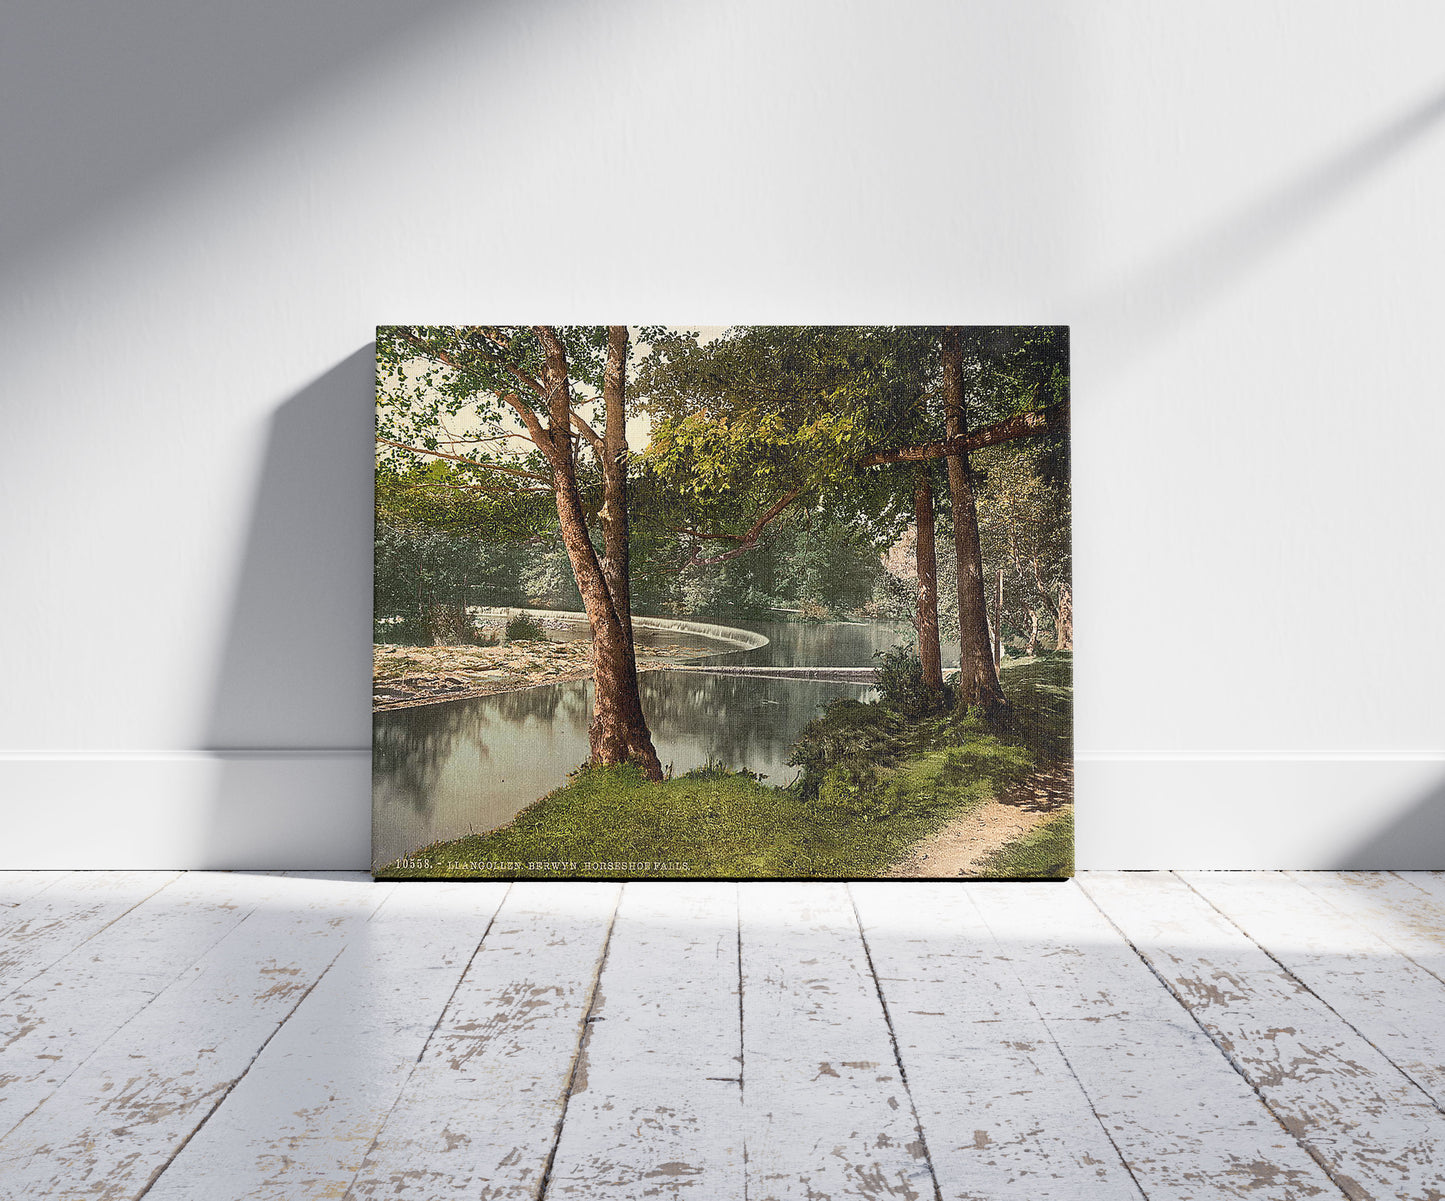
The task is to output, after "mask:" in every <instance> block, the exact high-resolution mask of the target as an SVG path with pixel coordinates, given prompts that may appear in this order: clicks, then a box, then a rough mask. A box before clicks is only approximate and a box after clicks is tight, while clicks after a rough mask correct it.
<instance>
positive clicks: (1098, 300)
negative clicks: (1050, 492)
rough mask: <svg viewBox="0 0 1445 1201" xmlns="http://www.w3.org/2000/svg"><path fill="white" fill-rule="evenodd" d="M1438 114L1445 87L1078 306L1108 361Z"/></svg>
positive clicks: (1432, 124)
mask: <svg viewBox="0 0 1445 1201" xmlns="http://www.w3.org/2000/svg"><path fill="white" fill-rule="evenodd" d="M1442 118H1445V88H1442V89H1438V90H1436V91H1434V92H1432V93H1431V94H1430V95H1429V96H1428V97H1427V98H1426V99H1425V100H1424V101H1422V102H1421V103H1419V104H1417V105H1415V106H1413V107H1412V108H1410V109H1408V110H1406V111H1405V112H1403V113H1401V114H1399V115H1398V116H1397V117H1395V118H1394V119H1393V120H1391V121H1389V122H1387V123H1386V124H1385V125H1382V126H1380V127H1379V128H1377V129H1374V130H1372V131H1371V132H1370V133H1369V134H1367V135H1365V136H1364V137H1362V138H1360V139H1359V140H1357V141H1355V142H1354V143H1352V144H1350V145H1348V146H1347V147H1345V148H1344V149H1343V150H1341V151H1339V152H1337V153H1335V154H1333V155H1331V156H1330V157H1329V158H1327V159H1325V160H1324V161H1322V162H1320V163H1318V164H1316V165H1315V166H1314V167H1312V168H1310V169H1309V170H1307V171H1305V172H1304V173H1303V174H1301V175H1299V176H1297V177H1295V178H1294V179H1292V180H1290V181H1289V182H1287V183H1286V184H1284V185H1283V186H1282V187H1279V188H1277V189H1275V190H1273V191H1271V192H1268V193H1266V194H1265V195H1264V196H1262V197H1261V198H1259V199H1257V200H1255V201H1253V202H1251V203H1250V204H1249V205H1247V206H1246V207H1245V208H1243V209H1242V210H1240V211H1237V212H1234V213H1231V214H1229V215H1228V216H1226V217H1224V218H1223V219H1222V220H1220V221H1218V222H1217V223H1215V224H1214V225H1213V226H1211V227H1210V228H1208V229H1205V230H1204V231H1202V232H1200V233H1199V234H1197V235H1195V236H1194V237H1192V238H1190V239H1189V240H1188V241H1186V242H1185V243H1184V244H1182V245H1180V246H1179V247H1177V248H1176V249H1174V250H1171V251H1169V252H1168V253H1166V254H1163V255H1161V256H1159V257H1158V258H1157V259H1155V261H1154V262H1152V263H1150V264H1148V265H1146V266H1145V267H1143V268H1141V269H1140V270H1139V271H1137V272H1134V273H1132V274H1131V275H1129V276H1127V277H1126V278H1125V279H1123V280H1122V281H1120V282H1119V283H1117V284H1115V285H1114V286H1113V287H1111V288H1107V289H1105V290H1104V291H1102V292H1101V293H1099V294H1098V295H1096V296H1094V297H1092V298H1085V300H1084V301H1083V303H1082V304H1081V305H1080V306H1079V308H1080V312H1081V314H1083V315H1084V318H1085V319H1086V320H1087V322H1088V324H1089V327H1090V329H1091V330H1094V331H1097V332H1098V334H1099V335H1101V336H1102V340H1103V341H1105V343H1106V345H1107V347H1108V352H1109V353H1108V359H1109V360H1110V361H1111V362H1112V361H1118V360H1119V359H1120V357H1121V354H1120V352H1121V351H1122V350H1123V348H1124V347H1125V346H1137V345H1138V344H1139V343H1140V342H1141V340H1142V341H1145V342H1149V341H1154V340H1157V339H1159V338H1162V337H1166V336H1168V335H1169V334H1170V333H1171V332H1173V331H1174V330H1175V329H1177V328H1178V327H1179V326H1181V325H1183V324H1184V323H1185V321H1186V320H1188V319H1189V318H1190V317H1192V316H1194V315H1195V314H1196V313H1197V312H1198V311H1199V310H1201V309H1203V308H1205V307H1206V306H1207V305H1208V304H1209V303H1210V302H1212V301H1213V300H1214V299H1215V297H1217V296H1218V295H1219V294H1220V293H1222V292H1224V291H1226V290H1227V289H1228V288H1230V287H1232V286H1233V285H1234V284H1236V283H1237V282H1238V281H1239V280H1240V278H1241V277H1243V276H1244V275H1245V274H1247V273H1248V272H1249V271H1251V270H1254V269H1255V268H1257V267H1258V266H1260V265H1261V264H1262V263H1263V262H1264V261H1265V260H1266V259H1268V258H1270V257H1271V256H1273V255H1277V254H1279V253H1280V252H1281V251H1282V250H1284V249H1285V248H1286V247H1287V246H1288V245H1289V244H1290V243H1291V242H1292V241H1294V240H1295V239H1297V238H1299V237H1300V236H1301V235H1302V234H1304V233H1305V232H1306V231H1307V230H1308V229H1309V228H1310V227H1311V226H1312V225H1314V224H1316V223H1317V222H1319V221H1320V220H1321V219H1323V218H1324V217H1325V216H1327V215H1328V214H1329V213H1330V212H1331V211H1333V210H1334V209H1335V208H1337V207H1338V206H1339V205H1340V204H1342V203H1343V202H1344V201H1345V200H1346V199H1347V198H1348V197H1349V196H1350V195H1352V194H1353V193H1354V192H1356V191H1358V190H1359V188H1361V187H1362V186H1364V185H1365V184H1366V183H1368V182H1369V181H1370V180H1371V178H1373V177H1374V175H1375V174H1376V173H1378V172H1379V171H1380V170H1381V169H1383V168H1384V167H1385V166H1387V165H1388V164H1389V163H1391V162H1392V161H1394V160H1395V159H1396V158H1398V157H1399V156H1400V155H1402V154H1403V153H1404V152H1406V151H1407V150H1409V149H1410V148H1411V147H1413V146H1415V145H1416V144H1417V143H1419V142H1420V141H1421V140H1422V139H1423V138H1424V137H1425V136H1426V135H1428V134H1429V133H1431V132H1432V131H1433V130H1434V129H1435V128H1436V127H1437V126H1439V125H1440V124H1441V122H1442Z"/></svg>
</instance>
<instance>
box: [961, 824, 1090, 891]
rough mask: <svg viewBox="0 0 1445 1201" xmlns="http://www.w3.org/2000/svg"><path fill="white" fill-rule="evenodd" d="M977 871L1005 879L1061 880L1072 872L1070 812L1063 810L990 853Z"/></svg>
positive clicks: (1072, 828) (1072, 830) (1072, 834)
mask: <svg viewBox="0 0 1445 1201" xmlns="http://www.w3.org/2000/svg"><path fill="white" fill-rule="evenodd" d="M980 874H981V875H985V876H997V877H1002V878H1007V879H1036V880H1040V879H1041V880H1054V879H1062V878H1066V877H1068V876H1072V875H1073V874H1074V813H1073V810H1072V809H1065V810H1063V811H1062V812H1061V813H1059V814H1057V815H1056V816H1054V817H1051V818H1049V820H1048V821H1046V822H1045V823H1044V824H1043V825H1041V826H1039V827H1038V829H1036V830H1034V831H1032V832H1031V833H1029V834H1026V835H1024V837H1023V838H1021V839H1019V840H1018V841H1017V842H1015V843H1012V844H1011V845H1009V846H1006V847H1004V848H1003V849H1002V850H1001V851H999V852H998V853H997V854H994V855H992V856H990V857H989V858H988V859H987V860H986V861H985V862H984V864H983V866H982V867H981V869H980Z"/></svg>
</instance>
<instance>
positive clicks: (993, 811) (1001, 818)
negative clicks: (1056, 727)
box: [884, 763, 1074, 880]
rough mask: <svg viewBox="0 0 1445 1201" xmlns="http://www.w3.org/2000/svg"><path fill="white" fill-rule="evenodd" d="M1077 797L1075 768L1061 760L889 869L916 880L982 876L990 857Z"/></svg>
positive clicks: (926, 841)
mask: <svg viewBox="0 0 1445 1201" xmlns="http://www.w3.org/2000/svg"><path fill="white" fill-rule="evenodd" d="M1073 800H1074V767H1073V764H1071V763H1056V764H1054V765H1053V766H1051V767H1046V768H1043V769H1041V770H1039V771H1036V772H1034V773H1033V775H1031V776H1029V777H1028V778H1027V779H1026V780H1023V781H1021V782H1020V783H1018V784H1016V785H1014V787H1013V788H1011V789H1009V790H1008V791H1007V792H1005V793H1004V794H1003V795H1002V796H1000V797H998V798H996V799H994V800H992V801H989V802H988V803H987V804H985V805H981V806H980V807H979V808H977V809H974V810H971V811H970V812H968V813H966V814H965V815H964V816H963V817H960V818H959V819H957V820H956V821H953V822H950V823H949V824H948V825H946V826H944V827H943V829H942V830H940V831H938V833H937V834H934V835H932V836H931V837H929V838H926V839H924V840H923V841H922V842H920V843H919V844H918V845H917V846H916V847H914V848H913V850H912V851H911V852H909V854H908V857H907V858H906V859H901V860H899V862H897V863H895V864H894V865H893V866H892V867H891V868H889V869H888V871H886V872H885V873H884V875H886V876H899V877H905V878H913V879H927V880H940V879H953V878H955V877H957V876H976V875H979V874H980V869H981V868H982V867H983V865H984V863H986V862H987V861H988V859H989V857H990V856H991V855H993V854H995V853H996V852H998V851H1001V850H1003V848H1004V847H1006V846H1008V844H1009V843H1011V842H1017V841H1018V840H1019V839H1020V838H1022V837H1023V836H1024V835H1026V834H1028V833H1030V832H1032V831H1033V830H1036V829H1037V828H1038V827H1039V826H1041V825H1043V824H1044V822H1046V821H1048V820H1049V818H1050V817H1052V816H1053V815H1054V814H1055V813H1057V812H1058V811H1059V810H1060V809H1062V808H1063V807H1064V806H1065V805H1070V804H1072V803H1073Z"/></svg>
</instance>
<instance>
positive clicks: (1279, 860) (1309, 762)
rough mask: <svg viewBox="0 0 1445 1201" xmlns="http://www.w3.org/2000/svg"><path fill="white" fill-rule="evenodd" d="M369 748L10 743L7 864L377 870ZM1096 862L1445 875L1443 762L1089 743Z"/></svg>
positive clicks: (1083, 791)
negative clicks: (1165, 750) (37, 748)
mask: <svg viewBox="0 0 1445 1201" xmlns="http://www.w3.org/2000/svg"><path fill="white" fill-rule="evenodd" d="M370 791H371V775H370V755H369V752H368V751H366V750H349V749H348V750H331V751H327V750H286V751H280V750H270V751H268V750H257V751H157V752H118V751H117V752H110V751H94V752H84V751H52V752H23V751H10V752H4V753H0V829H3V831H4V837H3V839H0V868H5V869H23V868H211V869H218V868H256V869H259V868H271V869H282V868H293V869H297V868H315V869H358V870H365V869H366V868H367V866H368V864H369V860H370V856H369V853H368V852H369V844H370V829H371V818H370V805H371V798H370ZM1078 864H1079V867H1080V868H1081V869H1090V868H1092V869H1102V868H1114V869H1151V868H1205V869H1208V868H1219V869H1225V868H1237V869H1242V868H1301V869H1310V868H1315V869H1322V870H1324V869H1341V868H1358V869H1380V868H1398V869H1431V868H1436V869H1445V755H1441V754H1436V753H1433V752H1421V753H1418V754H1414V753H1410V754H1390V753H1388V752H1379V753H1376V752H1348V753H1346V752H1341V753H1337V754H1332V755H1323V754H1318V753H1311V752H1278V753H1257V752H1252V753H1232V752H1222V753H1216V754H1204V753H1201V754H1193V753H1189V752H1181V753H1178V754H1173V753H1170V754H1160V753H1127V752H1120V753H1117V754H1110V753H1099V752H1093V753H1084V754H1081V755H1080V759H1079V765H1078Z"/></svg>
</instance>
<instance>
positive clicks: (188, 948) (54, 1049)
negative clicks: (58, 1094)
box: [0, 872, 284, 1136]
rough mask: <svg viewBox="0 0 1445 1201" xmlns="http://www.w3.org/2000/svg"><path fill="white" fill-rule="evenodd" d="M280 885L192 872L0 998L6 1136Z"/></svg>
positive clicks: (0, 1092)
mask: <svg viewBox="0 0 1445 1201" xmlns="http://www.w3.org/2000/svg"><path fill="white" fill-rule="evenodd" d="M281 887H284V885H283V884H282V882H281V881H280V880H279V879H278V878H276V877H258V876H251V875H241V874H231V873H222V872H188V873H186V874H185V875H184V876H182V877H181V878H180V879H178V880H175V881H174V882H172V883H171V884H169V885H168V886H167V887H166V888H164V889H162V890H160V891H159V892H156V893H153V894H152V895H151V896H150V897H149V898H147V899H145V900H144V901H142V902H141V903H140V904H139V905H137V906H136V907H135V908H134V909H132V910H130V911H129V912H128V913H127V914H126V915H125V916H124V920H120V921H115V922H112V923H111V924H110V925H108V926H106V927H105V928H103V929H102V930H100V931H99V932H98V933H97V934H95V936H94V937H92V938H90V939H89V940H88V941H86V942H84V943H82V944H81V945H80V946H78V947H76V948H75V949H74V950H72V951H71V952H70V953H69V954H68V955H66V956H65V957H64V958H62V959H60V960H58V961H57V962H55V963H53V964H51V965H50V966H49V967H48V968H46V969H45V970H44V971H42V972H40V973H38V974H37V975H35V976H34V977H32V978H31V979H30V980H29V981H28V982H27V983H25V984H24V985H21V986H20V987H19V988H17V989H15V990H14V991H13V992H12V993H11V994H10V995H9V996H8V997H6V998H5V999H4V1000H3V1001H0V1136H3V1135H5V1134H7V1133H8V1132H9V1131H10V1130H11V1129H13V1128H14V1127H15V1125H16V1124H17V1123H18V1122H20V1121H21V1120H22V1119H23V1118H24V1117H25V1115H26V1114H28V1113H29V1112H30V1111H31V1110H33V1109H34V1108H35V1107H36V1106H37V1105H39V1104H40V1103H41V1101H43V1100H44V1099H45V1098H46V1097H47V1096H49V1095H50V1094H51V1093H52V1092H54V1091H55V1090H56V1089H57V1088H59V1087H60V1085H61V1084H62V1083H63V1082H64V1081H65V1080H66V1078H67V1077H68V1076H70V1074H71V1073H72V1072H74V1071H75V1070H76V1069H77V1068H78V1067H79V1066H80V1065H81V1064H82V1063H84V1062H85V1060H86V1059H87V1058H89V1056H90V1055H91V1054H93V1053H94V1052H95V1050H96V1048H98V1047H100V1046H101V1045H102V1044H103V1043H104V1042H105V1041H106V1040H107V1039H108V1038H110V1037H111V1036H112V1035H113V1034H114V1033H115V1032H116V1031H117V1030H118V1029H120V1028H121V1027H122V1026H124V1025H125V1023H126V1022H128V1021H129V1020H130V1019H131V1018H133V1017H134V1016H135V1015H136V1014H137V1013H139V1012H140V1011H141V1010H143V1009H144V1008H145V1007H146V1006H147V1005H148V1004H150V1002H151V1001H152V1000H154V999H155V997H156V996H157V995H158V994H159V993H160V992H162V991H163V990H164V989H165V988H166V987H167V986H168V985H170V984H171V983H172V982H173V981H174V980H175V979H176V978H177V977H178V976H179V975H180V974H181V973H182V972H183V971H184V970H185V969H187V968H188V967H190V966H191V965H192V964H193V963H195V962H196V960H197V959H199V958H200V957H201V956H202V955H203V954H205V953H206V951H208V950H209V949H210V948H211V947H212V946H214V945H215V944H216V942H218V941H219V940H220V939H221V938H223V937H224V936H225V935H226V934H227V933H229V932H230V931H231V930H233V929H234V928H235V927H236V926H237V925H238V924H239V923H240V922H241V921H242V920H243V919H244V918H245V917H246V916H247V914H249V913H250V912H251V911H252V910H253V909H254V908H255V907H256V906H257V905H258V904H261V903H264V902H265V901H267V900H274V899H275V896H276V893H277V891H278V889H279V888H281Z"/></svg>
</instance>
